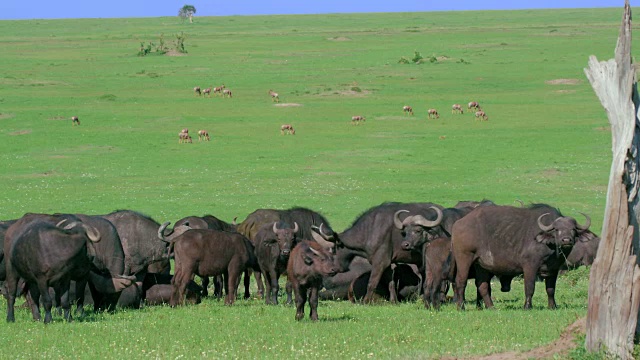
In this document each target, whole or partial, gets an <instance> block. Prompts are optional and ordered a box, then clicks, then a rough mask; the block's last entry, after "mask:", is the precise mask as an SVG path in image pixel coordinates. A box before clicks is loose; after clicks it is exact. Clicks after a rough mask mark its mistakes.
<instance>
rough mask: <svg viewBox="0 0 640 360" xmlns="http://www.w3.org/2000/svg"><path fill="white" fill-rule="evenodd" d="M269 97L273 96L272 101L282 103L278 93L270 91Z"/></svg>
mask: <svg viewBox="0 0 640 360" xmlns="http://www.w3.org/2000/svg"><path fill="white" fill-rule="evenodd" d="M269 95H271V101H275V102H277V103H279V102H280V97H279V96H278V93H277V92H274V91H273V90H269Z"/></svg>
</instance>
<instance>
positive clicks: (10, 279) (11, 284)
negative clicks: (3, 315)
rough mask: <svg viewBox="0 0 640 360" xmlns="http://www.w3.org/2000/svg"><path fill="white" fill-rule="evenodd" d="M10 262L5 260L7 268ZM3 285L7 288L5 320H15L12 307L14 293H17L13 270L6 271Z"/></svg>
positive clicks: (15, 277)
mask: <svg viewBox="0 0 640 360" xmlns="http://www.w3.org/2000/svg"><path fill="white" fill-rule="evenodd" d="M10 265H11V263H10V262H9V261H8V259H7V262H6V266H7V269H8V268H9V266H10ZM5 287H6V290H7V322H15V321H16V318H15V313H14V307H15V304H16V294H17V293H18V276H17V275H14V274H13V272H9V271H7V278H6V280H5Z"/></svg>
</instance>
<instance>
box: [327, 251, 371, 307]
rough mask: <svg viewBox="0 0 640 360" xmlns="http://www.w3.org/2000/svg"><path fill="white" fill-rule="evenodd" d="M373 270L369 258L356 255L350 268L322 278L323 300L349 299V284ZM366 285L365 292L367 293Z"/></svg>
mask: <svg viewBox="0 0 640 360" xmlns="http://www.w3.org/2000/svg"><path fill="white" fill-rule="evenodd" d="M370 272H371V264H370V263H369V261H367V259H365V258H362V257H360V256H356V257H355V258H354V259H353V261H351V263H350V264H349V269H348V270H347V271H345V272H341V273H337V274H336V275H334V276H327V277H325V278H323V279H322V284H323V287H324V290H322V291H320V294H319V296H320V299H322V300H348V299H349V295H348V293H349V286H350V285H351V283H352V282H353V280H355V279H357V278H358V277H360V275H362V274H364V273H370ZM366 291H367V290H366V285H365V293H366Z"/></svg>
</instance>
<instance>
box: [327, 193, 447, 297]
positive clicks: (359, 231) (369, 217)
mask: <svg viewBox="0 0 640 360" xmlns="http://www.w3.org/2000/svg"><path fill="white" fill-rule="evenodd" d="M436 209H437V210H436ZM442 209H443V208H442V206H440V205H436V204H433V203H383V204H381V205H378V206H376V207H373V208H371V209H369V210H367V211H366V212H365V213H364V214H362V215H360V216H359V217H358V218H357V219H356V220H355V222H354V223H353V225H351V227H350V228H348V229H347V230H345V231H343V232H342V233H340V234H335V233H332V232H329V231H327V232H326V233H323V234H324V235H323V236H324V238H325V239H327V240H329V241H332V242H335V243H336V244H337V248H338V250H337V254H336V261H337V262H338V263H339V265H340V271H344V270H346V269H348V267H349V263H350V262H351V260H352V259H353V258H354V257H355V256H361V257H364V258H366V259H367V260H369V262H370V263H371V266H372V268H371V276H370V278H369V283H368V285H367V294H366V295H365V297H364V299H363V301H364V302H365V303H370V302H371V300H372V298H373V295H374V292H375V289H376V287H377V286H378V283H379V282H380V279H381V278H382V275H383V273H384V271H385V270H386V269H387V268H388V267H389V266H390V265H391V264H392V263H407V264H416V265H418V266H421V264H422V252H421V249H420V250H419V251H416V249H405V248H403V246H402V241H403V236H402V232H401V230H400V229H398V228H397V227H396V226H394V218H395V216H394V215H395V214H396V212H398V211H400V210H403V211H409V212H410V213H411V214H414V216H415V215H422V216H423V217H425V218H428V219H429V218H438V217H440V216H439V215H438V214H439V213H440V214H441V213H442ZM444 220H445V219H444V218H441V219H440V220H439V221H440V222H442V221H444ZM434 221H435V220H434ZM438 226H441V225H438ZM389 289H390V290H391V294H390V301H391V302H396V300H397V294H396V292H395V290H394V287H393V282H390V283H389Z"/></svg>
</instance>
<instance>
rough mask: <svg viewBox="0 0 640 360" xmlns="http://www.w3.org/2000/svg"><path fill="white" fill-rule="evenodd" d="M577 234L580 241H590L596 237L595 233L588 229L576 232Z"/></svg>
mask: <svg viewBox="0 0 640 360" xmlns="http://www.w3.org/2000/svg"><path fill="white" fill-rule="evenodd" d="M578 235H579V237H578V239H579V240H580V241H582V242H587V241H591V240H593V239H595V238H596V237H597V236H596V234H594V233H592V232H591V231H589V230H586V231H583V232H578Z"/></svg>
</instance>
